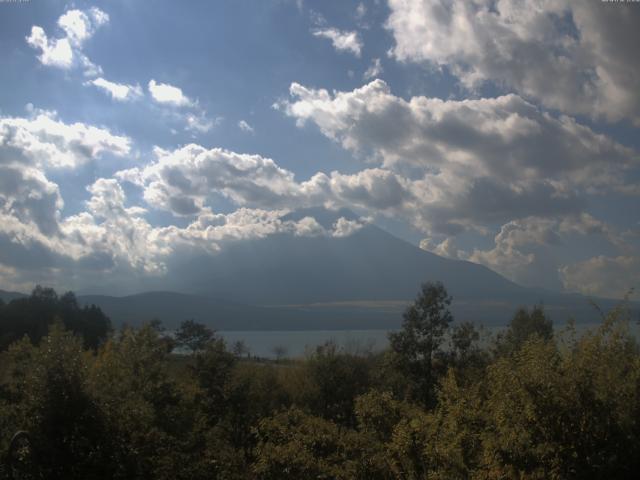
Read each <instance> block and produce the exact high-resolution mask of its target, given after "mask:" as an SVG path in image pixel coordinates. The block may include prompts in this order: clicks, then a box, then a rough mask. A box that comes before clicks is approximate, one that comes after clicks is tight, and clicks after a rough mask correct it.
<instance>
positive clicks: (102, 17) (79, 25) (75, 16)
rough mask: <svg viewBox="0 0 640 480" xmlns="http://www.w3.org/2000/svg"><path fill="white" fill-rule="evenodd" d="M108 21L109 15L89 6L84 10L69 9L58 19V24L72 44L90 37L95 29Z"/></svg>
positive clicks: (79, 43)
mask: <svg viewBox="0 0 640 480" xmlns="http://www.w3.org/2000/svg"><path fill="white" fill-rule="evenodd" d="M108 22H109V15H107V14H106V13H105V12H103V11H102V10H100V9H98V8H95V7H93V8H91V9H89V10H87V11H86V12H83V11H81V10H69V11H67V12H66V13H64V14H63V15H62V16H61V17H60V18H59V19H58V25H59V26H60V28H62V29H63V30H64V31H65V33H66V34H67V38H68V39H69V41H70V42H71V43H72V44H74V45H78V46H80V45H82V43H83V42H84V41H85V40H87V39H89V38H91V37H92V36H93V34H94V33H95V31H96V29H97V28H98V27H100V26H101V25H104V24H106V23H108Z"/></svg>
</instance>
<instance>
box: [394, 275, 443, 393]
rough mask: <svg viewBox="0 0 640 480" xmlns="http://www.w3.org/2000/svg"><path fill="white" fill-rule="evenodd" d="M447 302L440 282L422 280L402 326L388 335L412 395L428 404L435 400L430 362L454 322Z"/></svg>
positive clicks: (396, 363)
mask: <svg viewBox="0 0 640 480" xmlns="http://www.w3.org/2000/svg"><path fill="white" fill-rule="evenodd" d="M450 305H451V297H450V296H449V294H448V293H447V290H446V289H445V288H444V285H442V283H440V282H436V283H432V282H427V283H424V284H423V285H422V287H421V289H420V293H419V294H418V297H417V298H416V300H415V301H414V303H413V304H412V305H411V306H410V307H409V308H408V309H407V310H406V312H405V313H404V321H403V323H402V329H401V330H400V331H399V332H394V333H390V334H389V341H390V344H391V350H392V352H393V354H394V355H393V357H392V360H393V362H394V364H395V365H396V366H397V367H398V368H399V369H400V370H401V371H402V372H403V373H404V374H405V375H406V376H407V378H408V379H409V380H410V381H411V384H412V385H414V390H415V392H414V393H413V394H414V396H415V397H417V398H418V399H419V400H420V401H421V402H423V403H424V404H425V405H428V406H431V405H433V402H434V400H435V393H434V386H435V383H436V378H435V375H434V371H433V361H434V358H435V356H436V354H437V353H439V351H440V346H441V344H442V342H443V339H444V334H445V332H446V331H447V329H448V328H449V324H450V323H451V322H452V321H453V316H452V315H451V312H450V311H449V306H450Z"/></svg>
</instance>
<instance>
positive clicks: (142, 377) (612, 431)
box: [0, 284, 640, 480]
mask: <svg viewBox="0 0 640 480" xmlns="http://www.w3.org/2000/svg"><path fill="white" fill-rule="evenodd" d="M56 301H57V300H56ZM450 301H451V299H450V298H449V297H448V296H447V294H446V291H445V290H444V288H443V287H442V286H441V285H439V284H425V285H424V286H423V287H422V289H421V291H420V294H419V295H418V297H417V299H416V302H415V303H414V304H413V305H412V306H411V307H410V308H409V309H408V310H407V312H406V313H405V320H404V324H403V328H402V330H400V331H399V332H397V333H395V334H392V335H390V345H391V346H390V348H389V350H388V351H386V352H383V353H376V354H374V353H371V352H353V351H345V350H344V349H340V348H338V347H337V346H336V345H334V344H331V343H329V344H326V345H323V346H321V347H318V348H317V349H316V350H315V351H314V352H313V353H312V354H310V355H308V356H307V357H306V358H304V359H299V360H283V361H278V362H264V361H263V362H258V361H253V360H247V359H246V358H245V357H244V354H243V350H242V349H241V348H236V349H235V350H236V351H235V352H232V351H230V349H228V348H227V346H226V345H225V343H224V342H223V340H221V339H220V338H219V337H217V336H215V335H212V334H211V332H210V331H208V330H207V329H206V328H205V327H203V326H201V325H197V324H194V323H193V322H190V323H189V322H187V323H185V324H184V325H183V327H184V328H183V329H181V331H180V332H179V335H178V336H177V337H176V338H177V340H178V341H179V342H180V343H181V345H182V346H183V347H185V349H184V350H183V351H188V352H189V353H188V354H183V355H176V354H172V353H171V352H172V350H173V348H174V346H175V341H176V340H173V339H169V338H167V337H166V336H165V335H164V333H163V331H162V329H161V328H160V326H159V324H158V323H157V322H152V323H150V324H148V325H146V326H144V327H142V328H139V329H131V328H123V329H121V330H120V331H118V332H116V333H111V334H108V335H105V339H104V341H102V342H101V343H100V344H99V345H95V344H93V341H92V342H87V340H86V339H85V338H82V337H81V336H79V335H78V333H76V334H74V333H73V332H74V331H75V332H78V331H79V329H78V328H75V329H74V328H73V325H70V324H69V322H68V321H67V320H66V319H65V318H64V312H59V311H56V315H54V317H55V318H56V320H53V321H52V323H50V325H49V332H48V334H46V335H44V336H43V335H40V336H39V335H34V336H29V334H27V336H25V337H23V338H22V339H19V340H16V341H14V342H13V343H11V345H10V346H8V348H7V349H6V350H5V351H4V352H2V353H0V451H1V452H4V451H6V448H7V445H8V442H9V440H10V435H11V434H13V432H16V431H18V430H26V431H28V432H29V434H30V436H31V443H32V446H31V447H30V448H29V449H23V450H21V451H19V452H17V453H16V455H17V456H18V457H20V459H21V461H20V467H19V470H20V472H18V473H17V475H22V477H21V478H51V479H55V478H60V479H73V478H83V479H107V478H109V479H111V478H122V479H125V478H126V479H136V478H143V479H147V478H149V479H205V478H206V479H215V478H220V479H316V478H323V479H370V480H375V479H423V478H429V479H457V478H460V479H462V478H478V479H499V478H522V479H538V478H540V479H542V478H545V479H546V478H552V479H553V478H558V479H561V478H581V479H582V478H634V475H635V474H637V472H638V471H640V351H639V348H638V344H637V343H636V341H635V339H634V337H633V336H632V335H631V334H630V333H629V319H628V318H627V316H626V314H625V312H624V310H623V309H622V308H621V309H618V310H616V311H613V312H611V313H609V315H608V316H606V318H603V322H602V324H601V325H600V326H599V327H598V328H596V329H594V330H592V331H589V332H587V333H585V334H581V335H580V336H578V335H576V334H575V332H574V331H573V330H572V329H571V328H568V329H567V330H565V331H564V332H560V333H559V332H554V330H553V329H552V326H551V322H550V321H549V319H548V318H547V317H546V315H545V313H544V311H543V309H542V308H541V307H534V308H533V309H531V310H525V309H522V310H519V311H518V312H516V314H515V316H514V318H513V320H512V322H511V324H510V326H509V327H508V328H507V330H506V331H505V332H504V333H503V334H502V335H500V336H498V337H497V338H494V339H492V340H491V341H488V342H486V341H485V342H482V343H481V342H480V335H479V332H478V331H477V330H476V329H475V328H474V326H473V325H471V324H457V325H456V324H455V323H452V320H453V319H452V318H451V315H450V313H449V311H448V306H449V304H450ZM52 304H55V302H53V303H52ZM7 307H8V306H4V307H2V308H3V309H4V308H7ZM72 310H73V309H72ZM94 315H97V314H96V313H95V312H94ZM97 316H98V317H99V315H97ZM5 334H6V332H5ZM4 460H5V461H6V460H7V458H4ZM0 472H4V474H5V475H6V474H7V468H6V465H4V466H3V467H0ZM17 475H16V476H17ZM1 476H2V473H0V477H1Z"/></svg>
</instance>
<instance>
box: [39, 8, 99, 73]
mask: <svg viewBox="0 0 640 480" xmlns="http://www.w3.org/2000/svg"><path fill="white" fill-rule="evenodd" d="M108 22H109V16H108V15H107V14H106V13H105V12H103V11H102V10H100V9H98V8H95V7H93V8H91V9H89V10H86V11H81V10H75V9H74V10H68V11H67V12H65V13H64V14H63V15H62V16H61V17H60V18H59V19H58V26H59V27H60V28H61V29H62V30H63V31H64V33H65V36H64V37H62V38H49V37H48V36H47V34H46V33H45V31H44V29H43V28H42V27H39V26H37V25H34V26H33V27H31V33H30V35H29V36H28V37H26V40H27V43H28V44H29V45H30V46H31V47H32V48H34V49H36V50H40V52H41V53H40V55H39V56H38V60H40V63H42V64H43V65H46V66H52V67H57V68H61V69H64V70H68V69H71V68H72V67H81V68H82V70H83V72H84V74H85V75H87V76H96V75H100V74H101V72H102V70H101V68H100V67H99V66H97V65H95V64H93V63H92V62H91V60H89V59H88V58H87V56H86V55H84V53H83V52H82V47H83V44H84V42H85V41H86V40H88V39H89V38H91V37H92V36H93V35H94V33H95V32H96V29H97V28H98V27H100V26H102V25H104V24H106V23H108Z"/></svg>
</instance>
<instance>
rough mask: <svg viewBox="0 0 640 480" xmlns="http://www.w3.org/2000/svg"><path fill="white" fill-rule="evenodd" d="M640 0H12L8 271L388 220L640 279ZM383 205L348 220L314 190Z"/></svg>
mask: <svg viewBox="0 0 640 480" xmlns="http://www.w3.org/2000/svg"><path fill="white" fill-rule="evenodd" d="M638 45H640V2H602V1H600V0H597V1H587V0H585V1H579V2H578V1H563V0H548V1H547V0H531V1H526V2H525V1H522V0H473V1H468V2H449V1H439V0H370V1H357V0H356V1H351V0H340V1H322V0H317V1H312V0H297V1H296V0H260V1H257V0H254V1H248V0H234V1H225V2H223V1H219V2H210V1H199V0H192V1H189V2H176V1H173V2H168V1H162V0H147V1H142V0H139V1H135V0H109V1H93V2H85V1H79V0H78V1H75V2H68V1H58V0H47V1H44V0H15V1H7V0H0V58H1V68H0V288H3V289H9V290H22V291H25V290H29V289H30V288H31V287H32V286H33V285H35V284H37V283H43V284H47V285H54V286H56V287H57V288H59V289H66V288H70V289H82V288H83V287H84V286H86V285H93V286H97V287H99V286H100V284H101V282H103V281H106V280H105V279H108V281H109V282H110V283H112V282H113V281H114V279H118V278H128V279H132V278H133V279H135V278H151V277H162V276H166V275H171V269H170V267H169V266H170V265H172V264H175V262H179V261H180V259H185V258H190V257H193V256H194V255H199V254H202V253H206V254H211V255H216V254H219V253H220V252H221V251H223V250H224V249H225V248H226V247H227V246H228V245H229V244H231V243H233V242H237V241H242V240H245V239H259V238H264V237H267V236H269V235H274V234H287V235H298V236H313V235H326V236H334V237H339V236H344V235H350V234H352V233H353V232H355V231H357V230H358V229H359V228H361V227H362V225H364V224H366V223H368V222H373V223H375V224H377V225H379V226H381V227H382V228H385V229H386V230H388V231H389V232H391V233H393V234H394V235H396V236H398V237H400V238H403V239H405V240H407V241H409V242H411V243H413V244H415V245H418V246H420V247H421V248H423V249H425V250H429V251H431V252H433V253H436V254H438V255H442V256H445V257H449V258H454V259H460V260H468V261H472V262H476V263H481V264H483V265H486V266H487V267H489V268H491V269H493V270H495V271H497V272H498V273H500V274H502V275H504V276H505V277H507V278H509V279H511V280H513V281H515V282H517V283H520V284H522V285H525V286H536V287H544V288H547V289H551V290H556V291H567V292H579V293H584V294H589V295H600V296H607V297H614V298H621V297H622V296H624V295H625V293H627V292H628V290H629V288H631V287H634V286H638V287H640V255H639V253H640V208H639V207H640V201H639V200H640V184H639V180H640V153H639V152H640V55H638V53H637V46H638ZM320 206H322V207H325V208H330V209H338V208H342V207H346V208H349V209H351V210H352V211H354V212H355V213H356V214H357V215H359V216H360V217H361V218H360V220H357V221H356V220H352V219H346V218H341V219H339V221H337V222H336V224H334V225H333V226H332V227H331V228H325V227H323V226H322V225H320V224H319V223H318V222H317V221H315V220H314V219H313V218H312V217H307V218H303V219H301V220H297V221H293V220H289V219H287V218H290V217H287V218H285V215H286V214H287V213H288V212H290V211H292V210H295V209H298V208H302V207H320Z"/></svg>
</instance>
